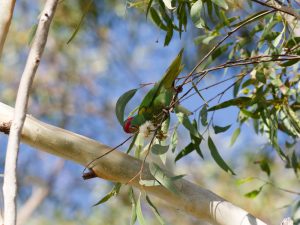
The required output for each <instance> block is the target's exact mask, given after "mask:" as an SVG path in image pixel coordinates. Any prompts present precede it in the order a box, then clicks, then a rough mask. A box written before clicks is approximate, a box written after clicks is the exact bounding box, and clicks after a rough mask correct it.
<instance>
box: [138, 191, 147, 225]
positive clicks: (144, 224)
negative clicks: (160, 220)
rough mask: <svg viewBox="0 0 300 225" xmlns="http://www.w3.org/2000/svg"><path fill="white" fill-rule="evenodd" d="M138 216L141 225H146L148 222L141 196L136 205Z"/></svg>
mask: <svg viewBox="0 0 300 225" xmlns="http://www.w3.org/2000/svg"><path fill="white" fill-rule="evenodd" d="M136 216H137V219H138V221H139V223H140V225H146V221H145V218H144V216H143V212H142V207H141V194H140V195H139V198H138V200H137V203H136Z"/></svg>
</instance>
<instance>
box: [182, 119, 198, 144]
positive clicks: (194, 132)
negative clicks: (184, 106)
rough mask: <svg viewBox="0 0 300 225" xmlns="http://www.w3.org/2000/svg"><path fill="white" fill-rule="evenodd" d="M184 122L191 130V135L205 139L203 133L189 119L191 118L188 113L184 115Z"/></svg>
mask: <svg viewBox="0 0 300 225" xmlns="http://www.w3.org/2000/svg"><path fill="white" fill-rule="evenodd" d="M182 124H183V126H184V127H185V128H186V129H187V130H188V131H189V132H190V134H191V135H193V136H195V137H197V138H199V139H203V137H202V136H201V134H200V133H199V132H198V130H197V129H196V128H195V126H193V124H192V123H191V121H190V120H189V118H188V117H187V116H186V115H183V118H182Z"/></svg>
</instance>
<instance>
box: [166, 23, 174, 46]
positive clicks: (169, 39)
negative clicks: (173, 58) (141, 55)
mask: <svg viewBox="0 0 300 225" xmlns="http://www.w3.org/2000/svg"><path fill="white" fill-rule="evenodd" d="M172 37H173V27H172V28H170V29H169V30H168V31H167V34H166V37H165V42H164V46H168V45H169V44H170V41H171V40H172Z"/></svg>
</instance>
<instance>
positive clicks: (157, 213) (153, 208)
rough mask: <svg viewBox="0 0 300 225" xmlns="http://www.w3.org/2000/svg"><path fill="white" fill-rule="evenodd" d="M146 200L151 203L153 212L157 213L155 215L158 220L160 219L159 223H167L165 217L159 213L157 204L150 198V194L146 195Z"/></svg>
mask: <svg viewBox="0 0 300 225" xmlns="http://www.w3.org/2000/svg"><path fill="white" fill-rule="evenodd" d="M146 200H147V202H148V204H149V206H150V208H151V210H152V212H153V214H154V215H155V217H156V218H157V220H158V221H159V223H160V224H161V225H165V222H164V221H163V219H162V218H161V216H160V214H159V212H158V210H157V208H156V207H155V205H154V204H153V203H152V202H151V200H150V198H149V197H148V195H146Z"/></svg>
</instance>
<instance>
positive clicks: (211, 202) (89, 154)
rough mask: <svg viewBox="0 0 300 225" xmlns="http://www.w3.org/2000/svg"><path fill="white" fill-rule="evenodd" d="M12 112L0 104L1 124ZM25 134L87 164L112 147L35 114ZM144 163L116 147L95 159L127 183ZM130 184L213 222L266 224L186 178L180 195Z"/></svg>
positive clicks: (106, 175) (108, 175)
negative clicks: (36, 117)
mask: <svg viewBox="0 0 300 225" xmlns="http://www.w3.org/2000/svg"><path fill="white" fill-rule="evenodd" d="M12 113H13V109H12V108H11V107H9V106H7V105H4V104H3V103H0V126H1V124H3V123H7V122H9V121H10V120H11V118H12ZM21 137H22V141H24V142H25V143H27V144H29V145H31V146H32V147H35V148H37V149H40V150H42V151H45V152H48V153H50V154H54V155H56V156H59V157H62V158H65V159H68V160H72V161H75V162H76V163H79V164H81V165H83V166H85V165H87V164H88V163H89V162H90V161H92V160H93V159H95V158H96V157H98V156H99V155H102V154H104V153H105V152H107V151H109V150H110V149H111V148H110V147H108V146H106V145H103V144H101V143H99V142H96V141H94V140H91V139H89V138H87V137H84V136H81V135H78V134H75V133H72V132H70V131H67V130H63V129H61V128H58V127H54V126H51V125H48V124H45V123H43V122H40V121H38V120H36V119H34V118H33V117H31V116H27V117H26V121H25V124H24V127H23V131H22V136H21ZM141 165H142V162H141V161H140V160H138V159H136V158H133V157H131V156H129V155H127V154H125V153H122V152H120V151H117V150H116V151H113V152H111V153H110V154H109V155H107V156H106V157H103V158H101V160H99V161H97V162H95V165H94V166H93V170H94V171H95V173H96V175H97V176H98V177H100V178H103V179H106V180H111V181H115V182H121V183H127V182H128V181H129V180H130V179H131V178H132V177H134V176H135V175H136V174H137V173H138V171H139V170H140V168H141ZM142 178H143V179H145V180H153V179H154V178H153V177H152V175H151V174H150V171H149V167H148V164H147V163H146V164H145V166H144V170H143V173H142ZM130 185H133V186H135V187H137V188H139V189H141V190H143V191H146V192H148V193H149V194H152V195H153V196H156V197H158V198H160V199H162V200H164V201H165V202H166V203H167V204H169V205H170V206H173V207H174V208H176V209H179V210H182V211H184V212H186V213H188V214H190V215H193V216H195V217H197V218H199V219H202V220H205V221H208V222H210V223H212V224H216V225H265V223H264V222H262V221H261V220H259V219H256V218H255V217H254V216H252V215H251V214H249V213H248V212H246V211H244V210H243V209H241V208H239V207H237V206H235V205H233V204H232V203H230V202H228V201H226V200H224V199H223V198H221V197H219V196H217V195H216V194H214V193H212V192H211V191H209V190H206V189H204V188H201V187H199V186H197V185H195V184H193V183H191V182H189V181H187V180H184V179H180V180H177V181H176V182H175V185H176V186H177V188H178V190H180V194H178V195H175V194H173V193H172V192H170V191H168V190H167V189H165V188H164V187H162V186H153V187H145V186H141V185H140V184H139V179H138V178H137V179H134V180H133V181H132V182H131V183H130Z"/></svg>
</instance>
